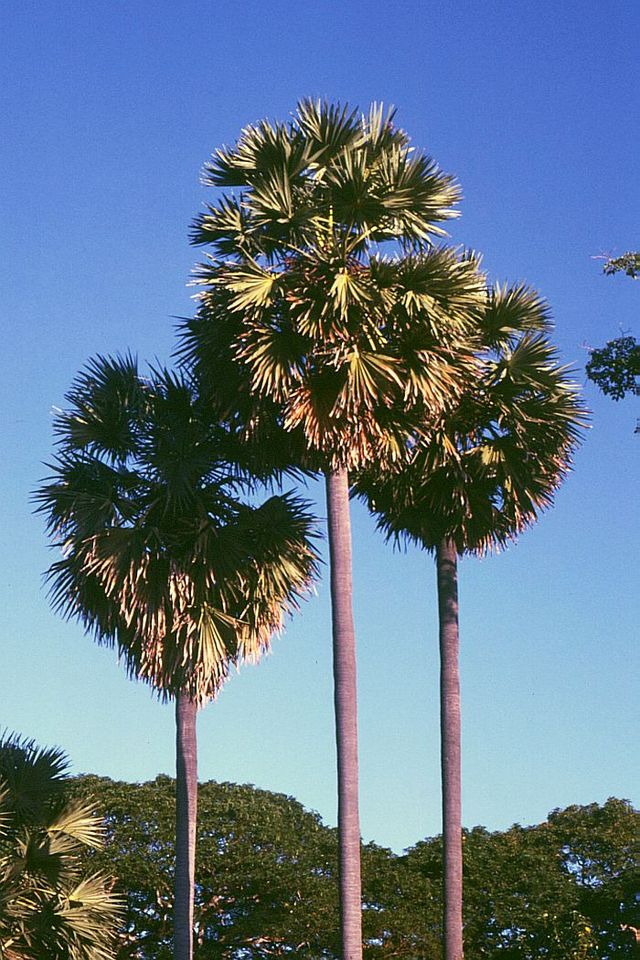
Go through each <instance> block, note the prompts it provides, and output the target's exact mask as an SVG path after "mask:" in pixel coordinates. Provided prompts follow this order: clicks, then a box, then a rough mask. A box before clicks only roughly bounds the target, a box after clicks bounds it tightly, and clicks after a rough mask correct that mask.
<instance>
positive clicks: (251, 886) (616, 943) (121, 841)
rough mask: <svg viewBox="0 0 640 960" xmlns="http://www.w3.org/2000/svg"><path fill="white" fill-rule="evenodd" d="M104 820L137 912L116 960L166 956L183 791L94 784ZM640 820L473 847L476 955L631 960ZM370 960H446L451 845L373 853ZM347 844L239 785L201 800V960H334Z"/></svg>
mask: <svg viewBox="0 0 640 960" xmlns="http://www.w3.org/2000/svg"><path fill="white" fill-rule="evenodd" d="M74 790H76V791H78V792H80V793H82V794H85V793H90V794H91V795H92V796H93V797H94V798H95V799H96V800H97V801H98V803H99V806H100V808H101V810H102V811H104V813H105V815H106V823H107V835H108V841H107V845H106V847H105V849H104V850H102V851H95V852H89V853H87V854H86V856H87V859H89V860H90V861H91V867H92V868H93V869H99V870H103V871H105V872H108V873H110V874H113V875H115V876H117V878H118V884H117V886H118V888H119V889H120V890H121V891H122V893H123V894H124V896H125V897H126V901H127V908H126V919H125V923H124V926H123V930H122V932H121V935H120V948H119V952H118V957H119V958H122V960H124V958H144V960H147V958H153V960H164V958H169V957H170V956H171V936H172V898H173V894H172V883H173V863H174V846H173V845H174V816H175V787H174V781H173V780H172V779H171V778H169V777H164V776H161V777H158V778H157V779H156V780H155V781H153V782H150V783H144V784H129V783H116V782H113V781H111V780H109V779H105V778H100V777H95V776H84V777H80V778H78V779H77V780H76V781H75V784H74ZM639 828H640V814H639V813H638V812H637V811H635V810H634V809H633V807H632V806H631V805H630V804H629V803H628V802H627V801H624V800H616V799H610V800H608V801H607V802H606V803H605V804H603V805H602V806H600V805H598V804H592V805H590V806H582V807H581V806H572V807H568V808H567V809H566V810H556V811H554V812H553V813H551V814H550V815H549V817H548V819H547V820H546V821H544V822H543V823H541V824H538V825H537V826H533V827H520V826H518V825H515V826H513V827H511V828H510V829H509V830H506V831H503V832H496V833H490V832H488V831H487V830H485V829H484V828H483V827H476V828H474V829H473V830H471V831H467V832H465V835H464V851H465V867H464V870H465V892H466V902H465V928H466V931H465V935H466V949H465V956H466V957H468V958H469V960H480V958H485V957H500V958H505V960H507V958H522V960H526V958H543V957H545V958H550V960H568V958H590V957H599V958H602V960H606V958H609V957H616V958H617V957H632V956H635V955H636V953H635V950H636V946H635V937H634V935H633V931H632V930H629V929H624V927H625V926H627V927H628V926H638V925H639V924H638V919H637V898H638V891H639V890H640V882H639V880H640V877H639V871H638V866H637V864H638V852H639V851H638V836H639V833H640V830H639ZM362 862H363V903H364V914H363V920H364V923H363V927H364V930H363V932H364V941H365V955H366V956H367V957H369V958H375V957H390V958H391V957H393V958H395V957H398V958H403V960H412V958H415V960H418V958H425V960H439V958H440V957H441V956H442V952H441V950H442V948H441V945H440V944H441V928H440V924H441V915H442V904H441V883H442V845H441V840H440V838H439V837H435V838H429V839H427V840H425V841H423V842H421V843H418V844H417V845H416V846H415V847H412V848H411V849H409V850H408V851H406V852H405V853H404V854H403V855H396V854H394V853H392V852H391V851H389V850H386V849H384V848H382V847H378V846H377V845H375V844H368V845H366V846H364V847H363V850H362ZM336 865H337V835H336V831H335V830H334V829H331V828H329V827H326V826H325V825H324V824H323V823H322V821H321V820H320V817H319V816H318V815H317V814H315V813H312V812H309V811H307V810H305V809H304V808H303V807H302V805H301V804H300V803H298V802H297V801H296V800H294V799H292V798H291V797H286V796H284V795H282V794H274V793H269V792H266V791H263V790H257V789H255V788H254V787H251V786H236V785H234V784H229V783H215V782H213V781H211V782H208V783H204V784H202V785H201V787H200V809H199V814H198V861H197V864H196V905H195V917H196V924H197V933H196V946H195V956H196V957H198V958H200V960H205V958H217V957H220V958H223V957H224V958H234V960H254V958H255V960H258V958H265V960H266V958H270V957H283V956H290V955H296V956H301V957H308V958H334V957H338V956H339V943H338V940H337V938H336V937H337V934H335V932H336V931H337V930H338V922H337V911H338V898H337V887H336V883H335V872H336Z"/></svg>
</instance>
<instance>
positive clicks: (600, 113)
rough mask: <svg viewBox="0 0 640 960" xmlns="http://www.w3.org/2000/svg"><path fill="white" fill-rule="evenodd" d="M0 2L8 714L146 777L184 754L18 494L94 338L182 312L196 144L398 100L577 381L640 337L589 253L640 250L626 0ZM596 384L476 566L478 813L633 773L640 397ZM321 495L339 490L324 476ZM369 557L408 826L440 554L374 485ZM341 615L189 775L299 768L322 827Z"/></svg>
mask: <svg viewBox="0 0 640 960" xmlns="http://www.w3.org/2000/svg"><path fill="white" fill-rule="evenodd" d="M0 20H1V22H0V29H1V30H2V34H3V36H4V38H5V39H4V44H3V46H4V49H5V55H4V57H3V63H2V65H0V71H1V73H2V75H1V76H0V91H1V92H0V100H1V101H2V102H1V113H2V116H3V128H4V129H3V133H4V135H3V137H2V143H1V145H0V248H1V249H2V262H3V270H2V276H0V288H1V289H0V316H1V319H2V325H3V343H4V349H3V351H2V355H1V363H2V367H3V370H2V377H1V378H0V387H1V389H2V393H3V396H2V409H3V412H4V417H3V419H4V421H5V428H4V430H3V431H2V463H3V470H2V471H1V473H0V485H1V496H0V504H1V509H2V513H3V518H2V529H3V530H4V531H5V534H4V539H3V546H2V551H3V569H4V571H5V573H4V576H3V577H2V580H1V584H0V589H1V591H2V609H3V611H4V614H3V618H2V643H3V652H4V657H3V664H4V668H3V671H2V674H1V675H0V704H1V711H0V724H1V725H3V726H6V727H8V728H10V729H17V730H19V731H20V732H22V733H24V734H26V735H30V736H33V737H35V738H37V739H38V740H39V741H40V742H43V743H58V744H60V745H62V746H63V747H64V748H65V749H66V750H67V751H68V753H69V754H70V756H71V759H72V761H73V767H74V770H76V771H92V772H97V773H102V774H106V775H109V776H113V777H121V778H126V779H146V778H150V777H153V776H155V774H156V773H158V772H171V771H172V769H173V737H174V734H173V716H172V710H171V708H170V707H168V706H163V705H161V704H158V703H157V702H156V701H154V700H153V699H152V697H151V695H150V693H149V691H148V690H147V689H146V688H145V687H144V686H142V685H136V684H134V683H132V682H130V681H128V680H127V679H126V677H125V675H124V672H123V671H122V670H121V669H120V667H119V666H118V665H117V663H116V662H115V657H114V655H113V653H111V652H110V651H106V650H102V649H98V648H96V647H95V646H94V645H93V644H92V642H91V641H90V640H88V639H86V638H85V637H83V635H82V631H81V630H80V628H79V627H77V626H75V625H74V624H68V623H63V622H61V621H60V620H58V619H57V618H56V617H54V616H53V614H52V613H51V612H50V611H49V608H48V604H47V599H46V595H45V591H44V589H43V586H42V581H41V573H42V571H43V570H44V569H45V568H46V567H47V565H48V563H49V562H50V560H51V559H52V555H51V552H50V551H49V550H48V548H47V546H46V543H45V538H44V533H43V529H42V523H41V521H40V520H39V519H38V518H35V517H33V516H32V514H31V507H30V504H29V493H30V491H31V490H32V489H33V488H34V486H35V485H36V483H37V481H38V479H39V478H40V477H42V476H43V474H44V473H45V472H46V471H45V469H44V468H43V466H42V461H45V460H46V459H47V457H49V456H50V453H51V418H52V408H53V407H54V406H55V405H60V404H62V402H63V397H64V393H65V391H66V390H67V389H68V387H69V385H70V382H71V380H72V378H73V377H74V375H75V373H76V372H77V370H78V369H79V368H80V367H81V366H82V365H83V364H84V363H85V362H86V360H87V359H88V358H89V357H90V356H92V355H94V354H96V353H109V352H115V351H117V350H126V349H131V350H132V351H134V352H137V353H138V354H139V356H140V357H141V358H148V359H153V358H154V357H158V358H160V359H161V360H163V361H167V360H168V359H169V358H170V355H171V351H172V349H173V347H174V343H175V341H174V328H173V324H174V321H173V320H172V319H171V318H172V317H173V316H175V315H188V314H189V313H190V312H191V310H192V303H191V300H190V297H191V295H192V293H193V291H192V290H191V289H189V288H188V287H187V286H186V281H187V280H188V277H189V273H190V270H191V268H192V266H193V264H194V263H195V261H196V260H197V258H198V251H195V250H194V249H192V248H190V247H189V245H188V242H187V233H188V225H189V222H190V220H191V219H192V217H193V216H194V215H195V214H196V213H197V212H198V211H199V210H200V209H201V208H202V204H203V203H204V202H205V201H206V200H208V199H209V197H208V195H207V191H206V190H205V188H204V187H202V186H201V185H200V183H199V171H200V169H201V166H202V164H203V163H204V161H205V160H206V159H207V157H208V155H209V154H210V153H211V151H212V150H213V149H214V148H215V147H216V146H218V145H220V144H222V143H224V142H227V143H228V142H232V141H233V140H234V139H235V137H236V136H237V134H238V132H239V130H240V128H241V127H242V126H243V125H245V124H247V123H250V122H252V121H255V120H257V119H259V118H261V117H263V116H270V117H274V118H276V117H278V118H283V117H286V116H287V114H288V113H289V112H290V111H291V110H292V109H293V108H294V106H295V102H296V100H297V99H298V98H300V97H302V96H306V95H319V96H326V97H328V98H331V99H342V100H347V101H349V102H350V103H352V104H354V105H357V104H359V105H361V106H363V107H366V106H367V105H368V103H369V102H370V101H371V100H383V101H385V102H387V103H394V104H395V105H396V106H397V107H398V120H399V122H400V123H401V124H402V125H403V126H404V127H405V128H406V129H407V130H408V132H409V133H410V135H411V136H412V138H413V140H414V142H415V143H416V144H417V145H418V146H420V147H423V148H424V149H426V150H427V151H428V152H429V153H430V154H432V155H433V156H434V157H435V158H436V159H437V160H438V162H439V163H440V165H441V166H442V167H443V168H444V169H445V170H447V171H450V172H452V173H455V174H456V175H457V176H458V177H459V179H460V181H461V183H462V187H463V192H464V196H465V200H464V202H463V204H462V208H461V209H462V217H461V219H460V220H459V221H458V222H456V223H455V225H454V228H453V238H454V240H456V241H457V242H461V243H464V244H465V245H468V246H472V247H475V248H476V249H478V250H480V251H482V252H483V253H484V256H485V266H486V268H487V270H488V272H489V273H490V275H491V276H492V277H494V278H497V279H510V280H520V279H524V280H527V281H529V282H530V283H531V284H533V285H534V286H536V287H537V288H538V289H539V290H540V291H541V292H542V293H543V294H544V295H545V296H546V297H547V298H548V300H549V301H550V303H551V305H552V309H553V313H554V316H555V318H556V323H557V329H556V340H557V342H558V344H559V346H560V349H561V351H562V354H563V356H564V357H565V358H566V360H567V362H569V363H573V364H574V365H575V366H576V368H577V370H578V379H580V380H581V381H582V382H584V380H585V378H584V374H583V372H582V370H583V367H584V363H585V361H586V359H587V351H586V346H587V345H597V344H600V343H602V342H604V341H605V340H606V339H609V338H611V337H614V336H616V335H618V334H619V332H620V330H621V329H631V330H632V331H633V332H635V333H636V334H637V335H638V334H640V328H639V324H638V316H639V314H640V284H638V283H634V282H632V281H631V280H628V279H627V278H623V277H614V278H606V277H603V276H602V274H601V264H600V262H599V261H597V260H594V259H593V257H594V256H597V255H599V254H602V253H614V254H621V253H623V252H624V251H625V250H628V249H638V248H639V247H640V203H639V199H638V189H637V184H638V182H639V179H640V178H639V173H640V170H639V159H638V143H639V142H640V129H639V128H640V116H639V115H638V111H637V109H636V106H637V102H638V94H639V92H640V90H639V81H638V71H637V63H638V56H639V54H640V50H639V47H640V44H639V43H638V39H637V31H636V30H635V29H632V25H633V24H634V23H635V22H636V15H635V10H634V7H633V6H632V4H631V3H626V2H621V3H618V4H616V6H615V9H614V10H612V11H611V12H610V13H608V14H605V13H604V10H603V7H602V5H601V4H599V3H595V2H593V0H588V2H586V3H585V2H581V3H579V4H578V3H574V2H568V3H564V4H562V5H558V4H556V3H552V2H549V0H543V2H540V3H537V4H527V5H525V4H512V3H507V2H506V0H505V2H502V0H501V2H493V3H491V2H458V3H455V4H453V3H448V2H444V3H439V4H433V3H429V2H424V0H421V2H418V0H408V2H406V3H402V4H389V3H386V2H381V0H368V2H361V0H351V2H344V0H343V2H338V0H325V2H315V0H310V2H306V3H300V4H292V3H287V2H283V0H271V2H270V3H257V2H254V0H248V2H238V0H236V2H233V3H231V2H225V0H222V2H221V0H217V2H213V0H198V2H197V3H196V2H194V0H183V2H182V3H180V4H174V3H169V2H165V0H158V2H156V3H154V4H148V3H142V2H139V0H128V2H126V3H124V2H113V0H109V2H106V0H105V2H102V0H84V2H80V0H58V2H53V0H38V2H34V0H23V2H22V3H20V4H5V5H4V6H3V10H2V13H1V14H0ZM585 393H586V397H587V402H588V404H589V406H590V407H591V409H592V411H593V426H592V429H591V430H590V431H589V435H588V436H587V438H586V441H585V444H584V446H583V448H582V450H581V451H580V453H579V455H578V457H577V459H576V466H575V472H574V474H573V475H572V476H571V477H570V478H569V480H568V481H567V483H566V484H565V487H564V488H563V490H562V491H561V493H560V495H559V497H558V500H557V505H556V507H555V509H554V510H553V511H552V512H551V513H549V514H548V515H547V516H546V517H545V518H544V519H543V520H542V521H541V523H540V524H538V526H537V527H536V529H534V530H532V531H531V532H529V533H528V534H527V535H525V536H524V537H523V538H522V540H521V541H520V543H519V544H518V545H517V546H515V547H514V548H513V549H511V550H509V551H507V552H505V553H504V554H502V555H500V556H499V557H495V558H489V559H486V560H483V561H477V560H467V561H464V563H463V564H462V571H461V625H462V676H463V710H464V821H465V823H466V824H467V825H469V826H471V825H473V824H476V823H482V824H485V825H486V826H488V827H489V828H495V829H497V828H501V827H505V826H507V825H509V824H510V823H512V822H514V821H519V822H522V823H530V822H535V821H537V820H540V819H542V818H543V817H544V816H545V815H546V813H547V812H548V811H549V810H550V809H552V808H553V807H556V806H565V805H568V804H570V803H588V802H592V801H602V800H604V799H605V798H606V797H607V796H609V795H616V796H620V797H628V798H631V799H635V800H636V801H637V799H638V795H639V793H640V791H639V789H638V787H639V784H638V774H637V770H638V765H637V763H636V762H634V758H635V756H636V753H635V751H636V739H635V731H636V730H637V724H638V707H637V703H638V689H637V643H636V636H637V624H638V619H639V618H638V613H639V610H638V561H637V543H638V532H639V531H638V488H637V477H638V461H639V458H640V438H638V437H634V435H633V428H634V426H635V418H636V416H638V415H639V414H640V410H639V409H638V405H637V403H636V402H634V401H631V400H628V401H625V402H623V403H618V404H615V403H613V402H611V401H610V400H607V399H606V398H604V397H602V396H601V395H600V394H598V392H597V391H596V390H595V389H594V388H593V387H592V386H591V385H590V384H586V383H585ZM309 495H310V496H312V497H314V498H317V499H318V510H319V512H320V514H321V515H322V514H324V509H325V508H324V502H323V498H322V489H321V487H320V486H313V485H312V487H311V488H310V490H309ZM354 553H355V585H356V617H357V629H358V642H359V687H360V727H361V747H360V750H361V764H362V777H361V781H362V782H361V804H362V829H363V834H364V836H365V838H366V839H367V840H370V839H373V840H376V841H378V842H380V843H383V844H386V845H390V846H392V847H394V848H395V849H401V848H403V847H405V846H407V845H409V844H411V843H413V842H415V841H417V840H418V839H420V838H421V837H423V836H425V835H428V834H429V835H430V834H433V833H435V832H437V831H438V830H439V822H440V820H439V817H440V813H439V779H438V778H439V761H438V707H437V642H436V639H437V636H436V609H435V592H434V588H435V574H434V570H433V564H432V561H431V560H430V559H429V558H428V557H427V556H425V555H422V554H421V553H420V552H419V551H417V550H410V551H408V552H407V553H405V554H398V553H396V554H394V553H393V552H392V551H391V549H390V548H387V547H385V545H384V544H383V542H382V541H381V539H380V538H379V536H378V535H377V534H376V533H375V531H374V529H373V524H372V522H371V521H370V520H369V518H368V517H367V515H366V513H365V512H364V510H363V509H362V508H360V507H359V506H356V507H355V509H354ZM329 632H330V617H329V606H328V586H327V583H326V581H324V582H323V583H322V584H321V585H320V587H319V590H318V596H317V597H316V598H314V599H313V600H312V601H310V602H309V603H308V604H307V605H306V606H305V607H304V609H303V611H302V613H301V615H300V616H299V617H297V618H296V620H295V621H294V622H293V623H292V624H291V626H290V628H289V629H288V630H287V632H286V635H285V636H283V637H282V638H281V639H279V640H278V641H277V642H276V645H275V647H274V651H273V654H272V655H271V656H270V657H269V658H268V659H267V660H265V661H264V662H263V663H262V664H261V665H259V666H258V667H247V668H243V670H242V671H241V673H240V675H239V676H237V677H234V678H233V680H232V681H231V682H230V683H229V684H228V686H227V688H226V689H225V690H224V691H223V693H222V695H221V697H220V699H219V701H218V702H217V703H215V704H213V705H211V706H209V707H208V708H207V709H206V710H205V712H204V713H203V714H202V715H201V718H200V721H199V733H200V776H201V779H219V780H234V781H238V782H249V783H255V784H256V785H258V786H261V787H265V788H268V789H272V790H278V791H282V792H285V793H289V794H292V795H295V796H296V797H298V798H299V799H300V800H302V801H303V802H304V803H305V804H306V805H307V806H309V807H312V808H314V809H317V810H319V812H320V813H321V814H322V815H323V817H325V819H326V820H327V821H328V822H335V800H334V791H335V773H334V752H333V751H334V748H333V725H332V724H333V721H332V707H331V677H330V666H331V665H330V636H329ZM634 673H635V676H634Z"/></svg>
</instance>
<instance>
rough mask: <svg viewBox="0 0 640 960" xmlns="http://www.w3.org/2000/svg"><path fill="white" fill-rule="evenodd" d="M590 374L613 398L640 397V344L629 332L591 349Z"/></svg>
mask: <svg viewBox="0 0 640 960" xmlns="http://www.w3.org/2000/svg"><path fill="white" fill-rule="evenodd" d="M586 371H587V376H588V377H589V379H590V380H591V381H592V382H593V383H595V385H596V386H597V387H599V388H600V390H602V392H603V393H604V394H606V395H607V396H609V397H611V398H612V399H613V400H623V399H624V398H625V397H626V396H627V394H631V395H633V396H636V397H637V396H640V344H639V343H638V341H637V340H636V338H635V337H632V336H629V335H628V334H627V335H625V336H623V337H617V338H616V339H615V340H609V341H608V343H605V345H604V347H597V348H594V349H593V350H591V351H590V358H589V362H588V363H587V366H586Z"/></svg>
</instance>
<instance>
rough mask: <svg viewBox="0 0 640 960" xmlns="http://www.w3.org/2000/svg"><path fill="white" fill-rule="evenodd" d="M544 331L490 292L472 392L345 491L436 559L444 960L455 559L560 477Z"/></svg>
mask: <svg viewBox="0 0 640 960" xmlns="http://www.w3.org/2000/svg"><path fill="white" fill-rule="evenodd" d="M549 329H550V318H549V312H548V308H547V306H546V304H545V303H544V301H543V300H541V298H540V297H539V296H538V295H537V294H536V293H535V292H534V291H532V290H530V289H528V288H526V287H524V286H515V287H511V288H504V287H496V288H494V290H493V291H491V293H490V294H489V296H488V300H487V305H486V310H485V313H484V317H483V319H482V330H483V339H484V344H485V348H484V350H483V351H482V352H481V353H480V354H479V357H478V360H479V370H480V377H479V380H478V381H477V383H476V385H475V387H474V388H473V390H470V391H469V392H468V393H467V394H465V395H464V396H463V397H462V398H461V399H460V402H459V404H458V407H457V409H456V410H455V411H453V412H451V413H448V414H446V415H444V416H443V417H442V418H441V419H440V420H439V421H438V422H436V423H434V424H430V425H427V426H426V428H425V430H424V431H423V432H422V434H421V435H420V436H419V437H417V439H416V442H415V444H414V445H413V447H412V451H411V458H410V460H409V461H407V462H405V463H402V464H401V465H399V466H398V468H397V470H395V471H394V470H390V471H388V472H386V473H385V474H382V475H381V474H380V473H376V472H374V471H371V470H369V471H367V470H365V471H362V472H361V474H360V475H359V476H358V478H357V482H356V484H355V489H356V491H357V493H358V494H359V495H360V496H361V497H363V498H364V499H365V501H366V502H367V503H368V505H369V507H370V509H371V510H372V511H373V513H374V514H375V516H376V517H377V520H378V526H379V527H380V529H382V530H383V531H384V532H385V534H386V535H387V536H388V537H391V538H395V539H397V540H403V541H412V542H415V543H417V544H418V545H420V546H421V547H423V548H424V549H426V550H428V551H430V552H432V553H435V556H436V568H437V586H438V611H439V624H440V626H439V640H440V663H441V668H440V710H441V764H442V802H443V851H444V865H443V867H444V869H443V877H444V881H443V882H444V917H443V926H444V944H445V958H446V960H461V958H462V957H463V924H462V905H463V901H462V893H463V889H462V832H461V831H462V825H461V762H460V754H461V749H460V746H461V722H460V676H459V623H458V573H457V571H458V558H459V557H460V556H463V555H465V554H476V555H482V554H484V553H486V552H487V551H490V550H492V549H499V548H502V547H505V546H506V545H507V544H508V543H509V542H510V541H512V540H513V539H514V538H515V537H516V536H517V535H518V534H519V533H521V532H522V531H523V530H524V529H526V528H527V527H529V526H530V525H531V524H533V523H534V522H535V520H536V519H537V517H538V516H539V514H540V512H541V511H542V510H543V509H546V508H548V507H550V506H551V505H552V502H553V498H554V494H555V492H556V490H557V489H558V487H559V486H560V484H561V482H562V480H563V479H564V477H565V476H566V474H567V473H568V472H569V470H570V467H571V460H572V454H573V451H574V450H575V448H576V447H577V445H578V442H579V440H580V435H581V431H582V428H583V427H584V426H585V425H586V413H585V409H584V407H583V405H582V402H581V400H580V398H579V396H578V393H577V390H576V387H575V385H574V383H573V382H572V380H571V378H570V373H569V371H568V369H567V368H566V367H563V366H562V365H561V364H560V363H559V361H558V358H557V355H556V353H555V350H554V349H553V347H552V346H551V344H550V343H549V340H548V331H549Z"/></svg>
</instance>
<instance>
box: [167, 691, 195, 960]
mask: <svg viewBox="0 0 640 960" xmlns="http://www.w3.org/2000/svg"><path fill="white" fill-rule="evenodd" d="M197 712H198V708H197V706H196V704H195V702H194V701H193V700H191V699H190V698H189V697H188V696H186V694H178V695H177V696H176V873H175V885H174V940H173V957H174V960H192V957H193V899H194V892H195V859H196V819H197V815H198V764H197V741H196V715H197Z"/></svg>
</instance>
